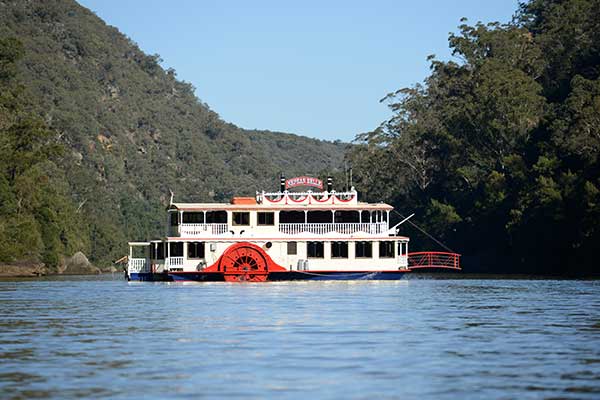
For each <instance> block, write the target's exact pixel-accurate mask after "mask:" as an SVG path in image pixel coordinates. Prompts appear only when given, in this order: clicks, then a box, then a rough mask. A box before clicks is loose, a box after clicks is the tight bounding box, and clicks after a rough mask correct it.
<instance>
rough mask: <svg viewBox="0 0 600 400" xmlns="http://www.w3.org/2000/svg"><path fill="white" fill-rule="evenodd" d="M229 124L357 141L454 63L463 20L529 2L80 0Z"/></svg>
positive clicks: (496, 17)
mask: <svg viewBox="0 0 600 400" xmlns="http://www.w3.org/2000/svg"><path fill="white" fill-rule="evenodd" d="M79 2H80V3H81V4H82V5H84V6H86V7H88V8H90V9H91V10H93V11H94V12H96V14H97V15H98V16H100V17H101V18H103V19H104V20H105V21H106V22H107V23H108V24H110V25H114V26H116V27H117V28H119V30H120V31H121V32H123V33H125V34H126V35H127V36H129V37H130V38H132V39H133V40H134V41H135V42H137V43H138V44H139V46H140V47H141V48H142V50H144V51H145V52H147V53H150V54H154V53H158V54H160V55H161V57H162V58H163V59H164V63H163V66H164V67H173V68H174V69H175V70H176V71H177V75H178V77H179V79H183V80H185V81H188V82H191V83H192V84H193V85H194V86H195V87H196V88H197V90H196V94H197V95H198V97H199V98H200V99H201V100H202V101H204V102H206V103H208V104H209V105H210V107H211V108H212V109H213V110H215V111H216V112H218V113H219V114H220V115H221V117H222V118H223V119H224V120H226V121H228V122H232V123H234V124H236V125H238V126H241V127H243V128H249V129H269V130H272V131H284V132H291V133H297V134H302V135H306V136H313V137H318V138H323V139H331V140H333V139H341V140H344V141H350V140H352V139H353V138H354V136H355V135H356V134H358V133H360V132H365V131H369V130H372V129H374V128H376V127H377V126H378V125H379V124H380V123H381V122H382V121H383V120H385V119H386V118H388V117H389V115H390V114H389V112H388V110H387V107H386V106H385V104H382V103H379V100H380V99H381V98H382V97H384V96H385V95H386V93H389V92H391V91H395V90H397V89H399V88H401V87H405V86H411V85H413V84H414V83H416V82H419V81H422V80H423V78H425V77H426V76H427V75H428V73H429V64H428V63H427V61H426V60H425V58H426V57H427V55H429V54H436V55H437V56H438V58H442V59H448V58H449V57H450V52H449V50H448V42H447V38H448V33H449V32H450V31H456V27H457V26H458V25H459V24H460V22H459V20H460V18H461V17H467V18H468V19H469V22H471V23H475V22H476V21H480V20H481V21H483V22H489V21H500V22H507V21H509V20H510V18H511V17H512V15H513V13H514V11H515V10H516V9H517V6H518V0H456V1H451V0H450V1H445V0H439V1H433V0H421V1H418V0H416V1H401V0H396V1H394V0H390V1H388V0H381V1H380V0H370V1H366V0H363V1H351V0H345V1H325V0H322V1H313V0H304V1H284V0H272V1H271V0H269V1H262V0H253V1H242V0H240V1H227V0H222V1H219V0H178V1H164V0H127V1H123V0H79Z"/></svg>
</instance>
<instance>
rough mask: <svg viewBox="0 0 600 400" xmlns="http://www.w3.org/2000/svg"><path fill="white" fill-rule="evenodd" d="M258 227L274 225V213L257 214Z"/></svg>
mask: <svg viewBox="0 0 600 400" xmlns="http://www.w3.org/2000/svg"><path fill="white" fill-rule="evenodd" d="M258 225H275V213H272V212H259V213H258Z"/></svg>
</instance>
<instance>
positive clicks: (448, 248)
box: [392, 210, 454, 253]
mask: <svg viewBox="0 0 600 400" xmlns="http://www.w3.org/2000/svg"><path fill="white" fill-rule="evenodd" d="M392 211H393V212H395V213H396V214H398V215H399V216H400V217H402V218H404V215H402V214H400V213H399V212H398V211H396V210H392ZM413 215H415V214H414V213H413V214H411V215H409V216H408V218H404V219H403V220H402V221H401V222H400V224H402V223H404V222H406V221H408V220H409V219H410V218H411V217H412V216H413ZM408 223H409V224H411V225H412V226H414V227H415V228H417V229H418V230H420V231H421V233H423V234H425V235H427V237H429V238H430V239H431V240H433V241H434V242H436V243H437V244H439V245H440V246H442V247H443V248H444V249H446V250H447V251H449V252H450V253H454V250H452V249H451V248H450V247H448V246H446V245H445V244H444V243H442V242H441V241H439V240H438V239H436V238H435V237H433V236H432V235H430V234H429V233H427V232H426V231H425V229H423V228H421V227H420V226H419V225H417V224H415V223H414V222H412V221H408ZM400 224H396V225H395V226H394V228H396V227H397V226H398V225H400Z"/></svg>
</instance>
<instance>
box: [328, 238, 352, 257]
mask: <svg viewBox="0 0 600 400" xmlns="http://www.w3.org/2000/svg"><path fill="white" fill-rule="evenodd" d="M331 258H348V242H331Z"/></svg>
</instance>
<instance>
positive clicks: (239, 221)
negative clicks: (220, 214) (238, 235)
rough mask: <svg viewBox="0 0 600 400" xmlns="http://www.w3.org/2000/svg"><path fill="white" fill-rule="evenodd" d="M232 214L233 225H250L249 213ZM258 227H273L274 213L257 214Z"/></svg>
mask: <svg viewBox="0 0 600 400" xmlns="http://www.w3.org/2000/svg"><path fill="white" fill-rule="evenodd" d="M232 214H233V225H238V226H248V225H250V213H249V212H234V213H232ZM256 214H257V218H258V221H257V222H258V225H259V226H261V225H262V226H273V225H275V213H273V212H258V213H256Z"/></svg>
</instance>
